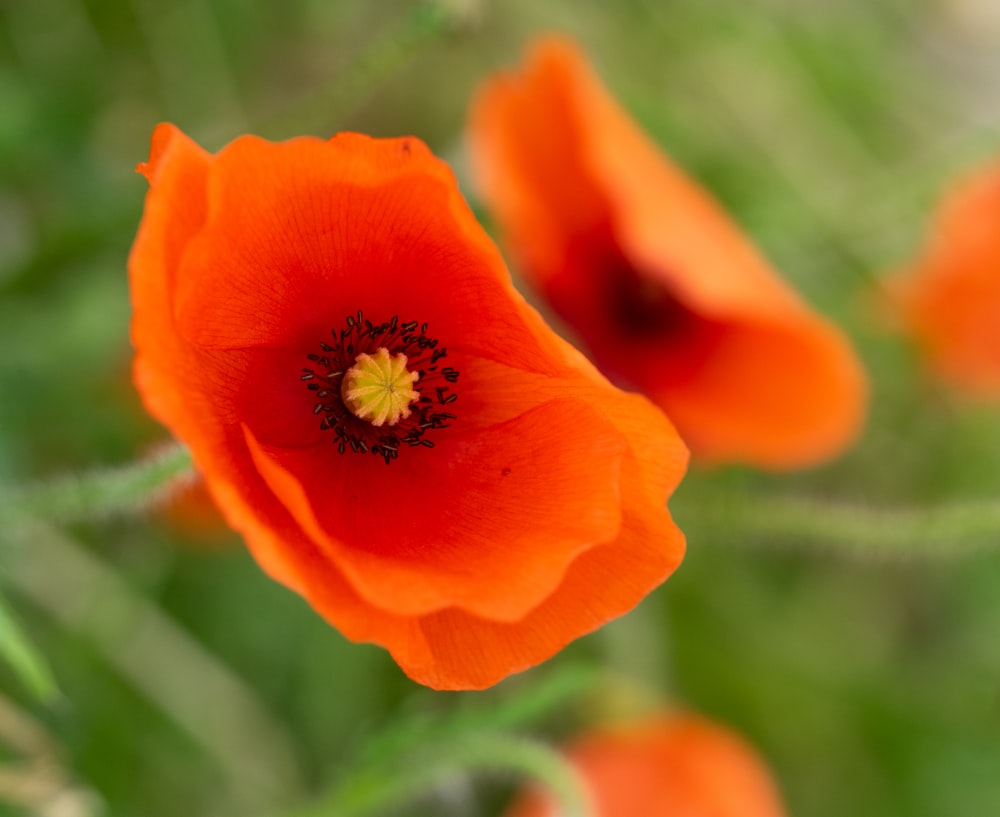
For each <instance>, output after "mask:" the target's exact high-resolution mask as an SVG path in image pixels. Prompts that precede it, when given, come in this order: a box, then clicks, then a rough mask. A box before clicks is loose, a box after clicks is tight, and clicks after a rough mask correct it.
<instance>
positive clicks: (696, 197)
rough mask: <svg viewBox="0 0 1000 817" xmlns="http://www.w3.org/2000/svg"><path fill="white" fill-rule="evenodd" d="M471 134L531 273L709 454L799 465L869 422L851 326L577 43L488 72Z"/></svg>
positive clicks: (545, 43) (483, 173)
mask: <svg viewBox="0 0 1000 817" xmlns="http://www.w3.org/2000/svg"><path fill="white" fill-rule="evenodd" d="M470 134H471V145H472V157H473V167H474V170H475V173H476V177H477V181H478V183H479V185H480V189H481V191H482V193H483V195H484V197H485V199H486V201H487V203H488V204H489V205H490V206H491V209H492V212H493V213H494V215H495V217H496V218H497V220H498V222H499V224H500V226H501V227H502V229H503V231H504V233H505V234H506V238H507V239H508V241H509V243H510V246H511V248H512V250H513V251H514V253H515V254H516V257H517V259H518V261H519V264H520V268H521V270H522V271H523V272H524V274H525V276H526V277H527V278H528V279H529V281H530V282H531V283H533V284H534V285H536V286H537V287H538V288H539V289H540V291H541V292H542V294H544V296H545V297H546V298H547V299H548V301H549V302H550V303H551V305H552V307H553V309H554V310H555V311H556V312H557V313H558V314H559V315H560V316H561V317H562V318H563V319H564V320H565V321H566V322H567V324H568V325H570V326H571V327H572V329H573V330H574V331H575V332H576V333H577V335H578V336H579V337H580V339H581V340H582V342H583V344H584V345H585V346H586V347H587V349H588V351H589V352H590V354H591V356H592V358H593V359H594V361H595V362H596V363H597V365H598V366H599V367H600V368H601V369H602V370H603V371H604V372H605V373H606V374H607V375H608V376H609V377H611V378H612V379H613V380H617V381H619V382H622V383H626V384H628V385H630V386H633V387H636V388H638V389H640V390H642V391H643V392H645V393H646V394H647V395H649V396H650V397H651V398H652V399H653V400H654V401H655V402H656V403H657V404H659V405H660V406H661V407H663V408H664V409H665V410H666V411H667V413H668V414H669V415H670V417H671V419H672V420H673V421H674V422H675V423H676V425H677V428H678V429H679V431H680V432H681V434H682V436H683V437H684V438H685V440H686V441H687V442H688V444H689V445H690V446H691V448H692V450H693V452H694V453H695V455H696V456H698V457H700V458H701V459H702V460H704V461H722V460H726V461H742V462H746V463H749V464H754V465H758V466H761V467H767V468H775V469H785V468H797V467H803V466H809V465H813V464H817V463H819V462H821V461H823V460H826V459H828V458H830V457H832V456H834V455H836V454H838V453H840V452H841V451H842V450H843V449H844V448H845V447H846V446H847V445H848V444H849V443H851V442H852V441H853V440H854V439H855V438H856V436H857V435H858V433H859V431H860V428H861V425H862V423H863V418H864V413H865V407H866V403H867V384H866V378H865V376H864V373H863V370H862V368H861V365H860V363H859V361H858V359H857V357H856V355H855V353H854V351H853V349H852V347H851V346H850V344H849V343H848V341H847V340H846V338H845V337H844V335H843V334H842V333H841V332H840V331H839V330H838V329H837V328H836V327H835V326H833V325H832V324H831V323H830V322H828V321H827V320H825V319H824V318H822V317H820V316H819V315H817V314H816V313H814V312H813V311H811V310H810V309H809V308H808V307H807V306H806V305H805V304H804V303H803V302H802V301H801V300H800V299H799V298H798V297H797V296H796V294H795V293H794V292H793V291H792V290H790V289H789V288H788V287H787V286H786V285H785V284H784V283H783V282H782V281H781V280H780V279H779V278H778V276H777V275H776V274H775V273H774V272H773V271H772V269H771V268H770V267H769V266H768V264H767V263H766V262H765V261H764V260H763V259H762V258H761V256H760V255H759V254H758V253H757V251H756V250H755V249H754V248H753V247H752V246H751V244H750V243H749V242H748V241H747V239H746V238H745V237H744V236H743V235H742V234H741V232H740V231H739V230H738V229H737V228H736V227H735V226H734V225H733V224H732V223H731V221H730V220H729V219H728V218H727V217H726V215H725V214H724V213H723V212H722V211H721V209H720V208H719V207H718V205H717V204H716V203H715V202H714V201H712V200H711V199H710V197H709V196H708V195H707V194H706V193H705V192H704V191H703V190H702V189H701V188H699V187H698V186H697V185H696V184H695V183H694V182H692V181H691V180H690V179H688V178H687V177H686V176H684V174H683V173H682V172H681V171H680V170H678V169H677V168H676V167H675V166H673V165H672V164H671V163H670V162H669V161H668V160H667V158H666V157H665V156H664V155H663V154H662V153H660V152H659V151H658V150H657V149H656V147H655V146H654V145H653V144H652V143H651V142H650V140H649V139H648V138H647V137H646V136H645V135H644V134H643V133H642V132H641V131H640V130H639V128H638V127H637V126H636V125H635V124H634V123H633V122H632V121H631V120H630V119H629V118H628V117H627V115H626V114H625V113H624V112H623V111H622V110H621V108H620V107H619V106H618V105H617V104H616V102H615V100H614V99H613V98H612V97H611V96H610V95H609V94H608V92H607V90H606V89H605V88H604V87H603V86H602V85H601V83H600V81H599V79H598V78H597V77H596V75H595V74H594V73H593V71H592V70H591V69H590V68H589V66H588V65H587V64H586V62H585V61H584V58H583V56H582V55H581V54H580V52H579V51H578V49H577V48H576V47H575V46H574V45H572V44H571V43H569V42H566V41H564V40H562V39H558V38H549V39H545V40H542V41H541V42H539V43H538V44H537V45H536V46H535V48H534V49H533V51H532V52H531V54H530V56H529V58H528V60H527V63H526V65H525V67H524V70H523V72H522V73H520V74H517V75H504V76H500V77H498V78H496V79H493V80H492V81H490V82H488V83H487V84H485V85H484V86H483V88H482V89H481V90H480V92H479V94H478V96H477V98H476V101H475V104H474V106H473V110H472V114H471V118H470Z"/></svg>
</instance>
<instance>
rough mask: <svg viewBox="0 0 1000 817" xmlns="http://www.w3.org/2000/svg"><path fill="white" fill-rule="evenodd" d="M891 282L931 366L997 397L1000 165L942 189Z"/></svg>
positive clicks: (975, 391)
mask: <svg viewBox="0 0 1000 817" xmlns="http://www.w3.org/2000/svg"><path fill="white" fill-rule="evenodd" d="M892 288H893V292H894V294H895V295H896V297H897V300H898V303H899V305H900V307H901V312H902V318H903V322H904V324H905V326H906V328H907V330H908V331H909V332H911V333H912V335H913V336H914V337H915V338H916V340H917V342H918V343H919V344H920V346H921V350H922V352H923V353H924V355H925V357H926V359H927V362H928V364H929V366H930V367H931V368H932V369H933V370H934V371H935V372H937V373H938V374H939V375H940V376H941V377H942V378H944V379H945V380H946V381H947V382H949V383H950V384H951V385H952V386H954V387H956V388H958V389H959V390H961V391H963V392H965V393H967V394H969V395H970V396H974V397H984V398H988V399H993V400H996V399H1000V163H996V164H993V165H991V166H989V167H987V168H985V169H983V170H981V171H979V172H978V173H977V174H975V175H973V176H971V177H969V178H968V179H966V180H964V181H963V182H962V183H960V184H959V185H958V186H956V188H955V189H954V190H952V191H951V192H950V193H949V194H948V196H947V197H946V198H945V200H944V202H943V204H942V205H941V207H940V209H939V211H938V213H937V216H936V218H935V220H934V224H933V229H932V231H931V235H930V238H929V240H928V241H927V245H926V247H925V248H924V252H923V255H922V256H921V257H920V258H919V259H918V260H917V261H916V262H915V263H914V264H913V265H912V268H911V269H910V270H909V271H908V272H907V273H905V274H904V275H902V276H900V277H899V278H897V279H896V280H895V281H893V287H892Z"/></svg>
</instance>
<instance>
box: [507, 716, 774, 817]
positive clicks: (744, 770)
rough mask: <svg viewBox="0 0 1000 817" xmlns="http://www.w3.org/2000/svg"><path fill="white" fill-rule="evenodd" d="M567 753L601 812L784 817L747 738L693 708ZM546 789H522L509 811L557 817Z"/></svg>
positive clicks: (589, 738) (615, 816)
mask: <svg viewBox="0 0 1000 817" xmlns="http://www.w3.org/2000/svg"><path fill="white" fill-rule="evenodd" d="M566 754H567V756H568V757H569V759H570V761H571V762H572V763H573V765H574V766H575V767H576V769H577V771H578V772H579V773H580V775H581V777H582V778H583V781H584V784H585V786H586V788H587V790H588V791H589V793H590V796H591V798H592V803H593V806H594V815H595V817H782V815H784V814H785V810H784V807H783V806H782V805H781V799H780V797H779V795H778V790H777V787H776V786H775V784H774V781H773V779H772V778H771V774H770V772H769V771H768V769H767V767H766V766H765V765H764V763H763V762H762V761H761V760H760V758H758V757H757V755H756V753H755V752H754V751H753V749H752V748H751V747H750V746H749V745H748V744H747V743H746V742H745V741H743V740H742V739H741V738H740V737H738V736H737V735H735V734H733V733H732V732H730V731H728V730H726V729H723V728H722V727H720V726H716V725H715V724H712V723H709V722H708V721H706V720H703V719H701V718H698V717H695V716H693V715H663V716H660V717H659V718H656V719H653V720H649V721H643V722H640V723H635V724H632V725H628V726H619V727H615V728H611V729H604V730H600V731H597V732H593V733H591V734H588V735H586V736H584V737H582V738H580V739H578V740H576V741H575V742H573V743H572V744H571V745H570V746H569V747H568V748H567V749H566ZM559 814H560V811H559V809H558V807H557V805H556V804H555V803H554V802H553V801H552V800H551V799H550V798H549V796H548V795H547V794H544V793H541V792H537V791H532V792H530V793H528V794H526V795H524V796H522V797H521V798H520V799H519V800H518V801H517V802H516V803H515V804H514V805H513V806H512V807H511V809H510V810H509V811H508V812H507V815H506V817H558V815H559Z"/></svg>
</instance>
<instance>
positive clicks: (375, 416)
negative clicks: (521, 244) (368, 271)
mask: <svg viewBox="0 0 1000 817" xmlns="http://www.w3.org/2000/svg"><path fill="white" fill-rule="evenodd" d="M332 334H333V340H332V342H331V343H323V342H321V343H320V344H319V346H320V349H321V350H322V352H321V353H320V354H311V355H307V357H308V359H309V361H310V362H311V364H312V366H311V367H309V368H304V369H302V374H301V379H302V380H304V381H306V386H307V387H308V388H309V390H310V391H312V392H314V393H315V396H316V398H317V402H316V403H315V404H314V405H313V414H316V415H320V416H321V417H322V419H321V420H320V428H321V429H323V430H331V431H333V433H334V435H335V439H334V442H335V443H336V446H337V451H338V452H339V453H341V454H346V453H347V452H348V451H351V452H354V453H357V454H368V453H371V454H374V455H376V456H379V457H382V458H383V459H384V460H385V462H386V464H387V465H388V464H389V463H391V462H392V461H393V460H394V459H396V458H397V457H398V456H399V451H400V449H401V448H403V447H404V446H408V447H410V448H417V447H422V448H433V447H434V441H433V440H432V439H428V435H432V434H433V433H434V432H435V431H437V430H439V429H444V428H448V427H449V426H450V425H451V421H453V420H455V419H457V418H456V416H455V415H454V414H452V413H451V412H450V411H449V410H448V409H450V408H451V404H452V403H454V402H455V401H456V400H457V399H458V395H457V394H455V392H454V391H452V387H453V386H454V384H455V383H456V382H458V371H457V370H456V369H453V368H452V367H451V366H442V365H441V361H442V360H443V359H444V358H445V357H446V356H447V354H448V350H447V349H445V348H443V347H441V346H440V345H439V343H438V340H437V338H430V337H428V336H427V324H426V323H423V324H421V323H418V322H417V321H409V322H407V323H402V322H400V320H399V317H398V316H396V315H394V316H393V317H392V318H391V319H390V320H388V321H386V322H385V323H379V324H376V323H372V321H370V320H367V319H366V318H365V316H364V315H363V314H362V312H361V310H358V312H357V314H356V315H351V316H349V317H347V318H346V319H345V326H344V328H342V329H340V330H339V331H338V330H337V329H334V330H332Z"/></svg>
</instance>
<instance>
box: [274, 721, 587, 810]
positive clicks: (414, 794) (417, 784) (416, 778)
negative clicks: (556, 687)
mask: <svg viewBox="0 0 1000 817" xmlns="http://www.w3.org/2000/svg"><path fill="white" fill-rule="evenodd" d="M395 761H396V762H394V763H393V762H391V761H389V762H385V763H381V764H378V766H377V768H376V766H375V765H372V766H371V767H369V768H367V769H364V770H362V771H360V772H359V773H356V774H352V775H350V776H349V777H348V779H347V780H345V781H344V783H343V784H341V786H340V787H339V788H337V789H336V790H335V791H334V792H333V793H332V794H330V795H329V796H327V797H325V798H323V799H321V800H320V801H318V802H316V803H314V804H313V805H311V806H308V807H306V808H304V809H299V810H296V811H293V812H291V813H289V814H287V815H286V817H326V815H333V814H336V815H337V817H377V815H380V814H383V813H386V812H387V811H388V810H389V809H390V808H392V807H393V806H399V805H400V804H402V803H405V802H407V801H411V800H414V799H417V798H419V797H420V796H421V795H426V794H430V793H433V792H434V790H435V789H439V788H441V787H443V786H445V785H447V784H448V783H449V781H450V780H453V779H454V778H456V777H459V776H462V775H463V774H466V773H483V772H485V773H492V774H494V775H496V774H498V773H505V774H509V773H513V774H515V775H518V776H524V777H527V778H529V779H532V780H533V781H534V782H536V783H539V784H541V785H542V786H544V787H545V788H546V789H547V790H548V791H549V792H550V793H551V794H552V795H553V796H554V797H555V798H556V799H557V800H558V802H559V804H560V807H561V811H560V814H562V815H565V817H592V816H593V813H594V812H593V809H592V807H591V806H590V803H589V800H588V797H587V794H586V792H585V791H584V789H583V788H582V786H581V783H580V780H579V778H578V776H577V774H576V772H575V771H574V770H573V768H572V766H570V765H569V763H568V762H567V761H566V760H565V759H564V758H563V757H562V756H561V755H560V754H559V753H558V752H556V751H555V750H553V749H551V748H549V747H548V746H546V745H544V744H542V743H538V742H536V741H533V740H528V739H526V738H521V737H517V736H514V735H510V734H505V733H499V732H492V733H480V734H477V735H473V736H464V737H461V738H456V739H455V740H453V741H449V742H440V743H434V744H433V745H428V746H424V747H422V749H421V751H420V753H419V756H417V757H414V756H413V755H411V754H409V753H408V754H407V755H406V757H403V758H395ZM407 761H408V762H407Z"/></svg>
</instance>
